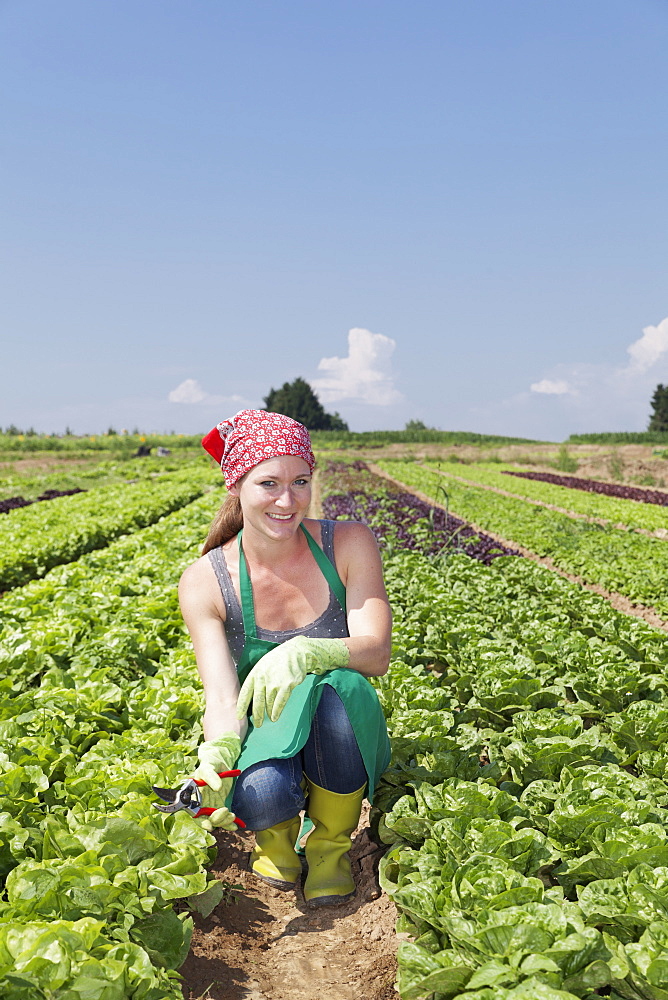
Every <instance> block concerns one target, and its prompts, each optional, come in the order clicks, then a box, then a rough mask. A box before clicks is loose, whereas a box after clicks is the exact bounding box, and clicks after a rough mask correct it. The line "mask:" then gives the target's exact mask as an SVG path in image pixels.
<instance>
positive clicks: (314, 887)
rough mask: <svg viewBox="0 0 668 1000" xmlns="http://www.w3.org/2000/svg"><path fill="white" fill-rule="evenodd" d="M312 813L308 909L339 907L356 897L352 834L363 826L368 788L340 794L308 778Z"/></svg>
mask: <svg viewBox="0 0 668 1000" xmlns="http://www.w3.org/2000/svg"><path fill="white" fill-rule="evenodd" d="M308 788H309V798H308V814H309V816H310V817H311V819H312V820H313V822H314V824H315V827H314V829H313V831H312V832H311V834H310V835H309V838H308V840H307V841H306V860H307V862H308V875H307V876H306V882H305V884H304V899H305V900H306V904H307V906H311V907H313V906H338V905H339V903H345V901H346V900H347V899H351V898H352V896H354V895H355V883H354V881H353V876H352V873H351V871H350V858H349V857H348V851H349V850H350V835H351V833H352V832H353V830H354V829H355V827H356V826H357V824H358V823H359V818H360V812H361V810H362V800H363V799H364V792H365V791H366V785H363V786H362V787H361V788H358V790H357V791H356V792H350V793H349V794H347V795H340V794H339V793H338V792H328V791H327V790H326V789H324V788H321V787H320V786H319V785H316V784H314V783H313V782H312V781H311V780H310V778H309V779H308Z"/></svg>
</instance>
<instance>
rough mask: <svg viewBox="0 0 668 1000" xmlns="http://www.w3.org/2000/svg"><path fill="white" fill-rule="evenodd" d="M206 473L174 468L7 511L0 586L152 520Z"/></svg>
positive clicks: (183, 498)
mask: <svg viewBox="0 0 668 1000" xmlns="http://www.w3.org/2000/svg"><path fill="white" fill-rule="evenodd" d="M210 482H211V473H210V471H209V470H208V469H207V468H205V467H202V468H201V469H199V470H198V471H197V473H195V472H194V471H192V470H191V471H189V472H187V473H183V472H175V473H170V474H167V475H164V476H161V477H160V478H158V479H156V480H153V481H144V482H138V483H125V484H121V485H117V486H109V487H105V488H104V489H95V490H90V491H88V492H86V493H77V494H76V495H74V496H67V497H60V498H57V499H55V500H52V501H51V502H50V503H48V504H33V505H31V506H30V507H25V508H22V509H20V510H14V511H11V512H10V514H9V515H8V516H7V517H6V518H3V519H2V521H1V522H0V590H8V589H10V588H11V587H16V586H18V585H20V584H23V583H26V582H27V581H29V580H32V579H34V578H35V577H40V576H43V575H44V574H45V573H46V572H48V570H50V569H51V568H53V567H54V566H58V565H61V564H62V563H68V562H72V561H73V560H75V559H78V558H79V556H81V555H83V554H84V553H86V552H90V551H92V550H94V549H99V548H102V547H104V546H106V545H108V544H109V542H110V541H111V540H113V539H115V538H118V537H119V536H120V535H124V534H127V533H128V532H133V531H137V530H139V529H140V528H144V527H146V526H147V525H149V524H153V523H154V522H155V521H157V520H158V519H159V518H161V517H164V515H165V514H168V513H170V512H171V511H173V510H177V509H178V508H179V507H183V506H184V505H185V504H188V503H190V502H191V501H192V500H194V499H195V497H198V496H200V495H201V494H202V493H203V492H204V491H205V490H206V489H208V488H209V485H210Z"/></svg>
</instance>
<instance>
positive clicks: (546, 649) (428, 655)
mask: <svg viewBox="0 0 668 1000" xmlns="http://www.w3.org/2000/svg"><path fill="white" fill-rule="evenodd" d="M386 576H387V581H388V588H389V593H390V595H391V600H392V603H393V607H394V608H395V609H396V611H397V612H398V613H397V614H396V625H395V634H396V639H395V642H396V645H395V650H394V653H395V657H396V659H395V661H394V662H393V665H392V672H391V677H390V679H389V680H386V679H382V680H381V681H380V686H381V697H382V700H383V702H384V706H385V711H386V714H387V716H388V721H389V728H390V732H391V734H392V738H393V763H392V767H391V769H390V771H388V772H387V773H386V775H385V777H384V781H383V787H382V788H381V790H380V793H379V795H378V797H377V805H378V807H379V808H380V809H381V810H383V811H384V813H385V815H384V816H383V817H382V819H381V821H380V833H381V836H382V837H383V839H385V840H386V841H387V842H388V843H390V844H393V845H394V846H393V847H392V849H391V850H390V852H389V854H388V855H387V857H386V858H385V860H384V862H383V866H382V879H383V885H384V888H385V889H386V891H387V892H388V893H389V894H390V895H391V896H392V898H393V899H394V901H395V903H396V905H397V906H398V908H399V910H400V912H401V913H402V917H401V919H400V921H399V926H398V929H399V930H400V931H404V932H408V933H409V934H410V935H411V937H412V938H413V939H414V940H413V941H412V942H411V943H406V944H402V945H401V946H400V953H399V961H400V992H401V995H402V997H403V998H404V1000H418V998H423V997H428V996H432V994H433V996H434V997H436V998H446V997H447V998H454V997H457V998H461V1000H474V998H475V1000H483V998H484V1000H492V998H494V1000H501V998H505V997H508V998H510V997H513V998H514V997H518V998H519V997H527V998H528V997H544V998H545V1000H548V998H555V1000H556V997H561V998H562V1000H566V998H568V997H574V996H575V997H586V998H591V1000H593V996H594V995H595V994H594V990H598V989H601V988H603V989H606V990H607V989H608V988H611V989H612V991H613V992H612V993H611V994H610V995H611V996H613V997H633V998H636V1000H637V998H640V997H642V998H652V1000H659V998H663V997H664V993H663V992H661V991H662V990H664V991H665V990H668V974H667V972H666V969H665V965H662V952H663V951H664V949H665V945H666V942H667V941H668V784H667V783H666V780H665V779H666V775H667V772H668V753H666V750H665V745H666V741H667V740H668V699H667V698H666V689H667V687H668V682H667V681H666V675H665V669H666V663H667V662H668V641H667V640H666V637H665V636H664V635H663V634H662V633H659V632H657V631H654V630H652V629H650V628H649V626H646V625H645V624H644V623H640V622H631V621H629V620H628V619H625V618H624V617H623V616H622V615H619V614H618V613H617V612H614V611H613V610H612V609H611V608H609V606H607V605H606V604H605V602H603V601H601V600H600V599H599V598H597V597H595V596H594V595H589V594H584V593H582V592H581V591H580V590H579V589H578V588H576V587H575V586H573V585H571V584H569V583H567V582H566V581H563V580H559V581H555V580H554V579H553V578H551V577H550V574H549V573H548V571H546V570H544V569H542V568H541V567H537V566H535V564H532V563H531V562H529V561H528V560H507V559H500V560H496V561H495V562H494V563H493V564H492V566H490V567H485V566H482V565H481V564H480V563H477V562H473V561H470V560H466V558H465V557H464V556H462V555H456V556H454V557H453V558H452V559H451V560H449V562H448V564H447V565H446V566H443V564H442V562H440V561H439V562H438V563H434V562H433V560H432V561H431V562H430V561H429V559H428V558H426V557H424V556H423V555H421V554H418V553H409V554H407V555H400V554H395V555H393V556H392V557H390V558H389V560H388V563H387V567H386ZM557 990H561V991H565V995H564V993H563V992H562V993H558V992H554V991H557Z"/></svg>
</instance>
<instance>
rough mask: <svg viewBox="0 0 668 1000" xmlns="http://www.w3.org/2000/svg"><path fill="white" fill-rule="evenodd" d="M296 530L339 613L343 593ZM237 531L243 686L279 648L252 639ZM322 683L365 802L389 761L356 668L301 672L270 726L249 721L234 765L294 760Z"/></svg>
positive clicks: (373, 699)
mask: <svg viewBox="0 0 668 1000" xmlns="http://www.w3.org/2000/svg"><path fill="white" fill-rule="evenodd" d="M300 527H301V530H302V531H303V532H304V535H305V536H306V540H307V542H308V545H309V548H310V550H311V552H312V553H313V556H314V558H315V561H316V562H317V564H318V567H319V568H320V570H321V572H322V573H323V575H324V577H325V579H326V580H327V582H328V584H329V586H330V588H331V590H332V591H333V593H334V595H335V597H336V599H337V600H338V602H339V604H340V605H341V607H342V608H343V610H344V612H345V610H346V591H345V587H344V586H343V583H342V582H341V578H340V577H339V574H338V573H337V572H336V569H335V568H334V566H333V565H332V563H331V562H330V560H329V559H328V558H327V556H326V555H325V553H324V552H323V551H322V549H321V548H320V546H319V545H318V544H317V543H316V542H315V541H314V540H313V539H312V538H311V536H310V535H309V533H308V531H306V529H305V528H304V526H303V525H300ZM242 533H243V532H242V531H240V532H239V589H240V591H241V610H242V614H243V622H244V635H245V640H246V641H245V643H244V648H243V650H242V653H241V657H240V659H239V663H238V664H237V673H238V675H239V681H240V682H241V683H242V684H243V682H244V680H245V679H246V677H247V676H248V674H249V673H250V671H251V670H252V668H253V667H254V666H255V664H256V663H257V662H258V660H260V659H261V658H262V657H263V656H264V654H265V653H268V652H269V650H270V649H274V647H275V646H278V645H280V644H279V643H277V642H268V641H267V640H265V639H258V637H257V628H256V625H255V610H254V607H253V590H252V587H251V582H250V576H249V574H248V566H247V564H246V557H245V555H244V553H243V548H242V545H241V536H242ZM325 684H329V685H330V686H331V687H333V688H334V690H335V691H336V693H337V694H338V696H339V697H340V699H341V701H342V702H343V704H344V706H345V709H346V712H347V715H348V718H349V719H350V723H351V725H352V727H353V731H354V733H355V739H356V740H357V746H358V747H359V751H360V753H361V755H362V760H363V761H364V766H365V768H366V772H367V777H368V790H367V798H368V799H369V801H371V796H372V795H373V790H374V789H375V787H376V785H377V784H378V779H379V778H380V776H381V774H382V773H383V771H384V770H385V768H386V767H387V765H388V764H389V762H390V741H389V739H388V736H387V729H386V726H385V719H384V717H383V712H382V709H381V707H380V702H379V701H378V696H377V694H376V692H375V690H374V688H373V687H372V685H371V684H370V682H369V681H368V680H367V678H366V677H364V676H363V675H362V674H360V673H358V671H357V670H350V669H348V668H347V667H345V668H343V667H339V668H337V669H336V670H329V671H328V672H327V673H326V674H322V675H320V676H318V675H317V674H307V675H306V677H305V678H304V680H303V681H302V683H301V684H298V685H297V687H295V688H293V690H292V691H291V693H290V697H289V698H288V701H287V704H286V706H285V708H284V709H283V711H282V712H281V715H280V718H279V719H278V720H277V721H276V722H272V721H271V719H270V718H269V716H268V715H266V714H265V717H264V722H263V724H262V726H261V727H260V728H259V729H255V728H254V726H253V723H252V722H251V721H250V719H249V721H248V733H247V735H246V738H245V740H244V743H243V748H242V751H241V756H240V757H239V760H238V763H237V765H236V766H237V767H238V768H240V769H241V770H242V771H244V770H246V768H248V767H251V766H252V765H253V764H258V763H259V762H260V761H263V760H272V759H275V758H285V757H294V756H295V755H296V754H297V753H299V751H300V750H301V749H302V747H303V746H304V744H305V743H306V741H307V739H308V737H309V733H310V732H311V723H312V722H313V716H314V715H315V712H316V709H317V707H318V704H319V702H320V696H321V694H322V690H323V685H325Z"/></svg>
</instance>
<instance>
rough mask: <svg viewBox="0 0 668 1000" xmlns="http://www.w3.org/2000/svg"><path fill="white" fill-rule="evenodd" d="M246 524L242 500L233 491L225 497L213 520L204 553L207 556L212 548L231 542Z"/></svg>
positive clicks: (203, 549)
mask: <svg viewBox="0 0 668 1000" xmlns="http://www.w3.org/2000/svg"><path fill="white" fill-rule="evenodd" d="M243 526H244V515H243V513H242V511H241V501H240V500H239V497H237V496H233V495H232V494H231V493H228V495H227V496H226V497H225V500H224V501H223V505H222V507H221V508H220V510H219V511H218V513H217V514H216V516H215V517H214V519H213V521H212V522H211V527H210V528H209V534H208V535H207V536H206V541H205V543H204V547H203V548H202V555H203V556H205V555H206V554H207V552H210V551H211V549H216V548H218V546H219V545H224V544H225V542H229V540H230V538H234V536H235V535H238V534H239V532H240V531H241V529H242V528H243Z"/></svg>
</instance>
